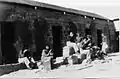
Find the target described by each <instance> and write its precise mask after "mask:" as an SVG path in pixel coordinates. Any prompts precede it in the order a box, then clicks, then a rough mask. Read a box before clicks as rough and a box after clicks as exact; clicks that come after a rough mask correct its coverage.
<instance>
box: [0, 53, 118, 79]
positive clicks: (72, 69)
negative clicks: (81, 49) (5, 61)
mask: <svg viewBox="0 0 120 79" xmlns="http://www.w3.org/2000/svg"><path fill="white" fill-rule="evenodd" d="M108 59H112V61H109V62H106V63H97V64H95V63H94V64H89V65H86V66H84V67H83V65H75V66H69V67H66V66H62V67H60V68H58V69H55V70H52V71H49V72H44V71H40V70H39V69H34V70H28V69H25V70H19V71H16V72H12V73H10V74H6V75H3V76H1V77H0V78H102V79H105V78H109V79H111V78H112V79H116V78H117V79H119V78H120V53H115V54H111V55H110V57H108Z"/></svg>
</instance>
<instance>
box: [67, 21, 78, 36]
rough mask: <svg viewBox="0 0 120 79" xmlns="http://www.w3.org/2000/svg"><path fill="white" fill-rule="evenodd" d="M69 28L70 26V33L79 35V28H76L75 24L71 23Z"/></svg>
mask: <svg viewBox="0 0 120 79" xmlns="http://www.w3.org/2000/svg"><path fill="white" fill-rule="evenodd" d="M69 26H70V31H71V32H73V33H74V34H76V33H77V27H76V25H75V23H74V22H72V21H70V22H69Z"/></svg>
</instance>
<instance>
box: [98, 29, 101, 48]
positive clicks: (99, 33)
mask: <svg viewBox="0 0 120 79" xmlns="http://www.w3.org/2000/svg"><path fill="white" fill-rule="evenodd" d="M101 43H102V31H101V30H99V29H97V45H98V47H100V49H101V48H102V45H101Z"/></svg>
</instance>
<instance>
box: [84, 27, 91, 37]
mask: <svg viewBox="0 0 120 79" xmlns="http://www.w3.org/2000/svg"><path fill="white" fill-rule="evenodd" d="M86 35H91V30H90V29H89V28H86V29H85V36H86Z"/></svg>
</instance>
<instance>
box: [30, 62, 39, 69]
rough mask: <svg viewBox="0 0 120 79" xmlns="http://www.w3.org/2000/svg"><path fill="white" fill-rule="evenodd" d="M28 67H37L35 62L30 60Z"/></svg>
mask: <svg viewBox="0 0 120 79" xmlns="http://www.w3.org/2000/svg"><path fill="white" fill-rule="evenodd" d="M29 67H30V68H32V69H37V68H38V67H37V63H33V62H30V63H29Z"/></svg>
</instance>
